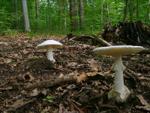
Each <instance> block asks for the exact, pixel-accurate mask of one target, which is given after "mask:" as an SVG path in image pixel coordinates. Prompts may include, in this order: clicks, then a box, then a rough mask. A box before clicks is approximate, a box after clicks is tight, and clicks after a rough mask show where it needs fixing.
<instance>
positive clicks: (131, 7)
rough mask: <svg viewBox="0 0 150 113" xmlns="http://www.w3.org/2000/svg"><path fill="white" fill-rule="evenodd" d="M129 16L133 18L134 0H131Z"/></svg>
mask: <svg viewBox="0 0 150 113" xmlns="http://www.w3.org/2000/svg"><path fill="white" fill-rule="evenodd" d="M128 6H129V17H130V21H132V20H133V15H134V14H133V0H129V4H128Z"/></svg>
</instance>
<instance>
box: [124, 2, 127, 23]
mask: <svg viewBox="0 0 150 113" xmlns="http://www.w3.org/2000/svg"><path fill="white" fill-rule="evenodd" d="M124 2H125V6H124V15H123V22H124V21H126V18H127V10H128V0H124Z"/></svg>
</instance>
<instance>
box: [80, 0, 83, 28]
mask: <svg viewBox="0 0 150 113" xmlns="http://www.w3.org/2000/svg"><path fill="white" fill-rule="evenodd" d="M79 26H80V30H82V29H84V1H83V0H79Z"/></svg>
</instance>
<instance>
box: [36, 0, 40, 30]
mask: <svg viewBox="0 0 150 113" xmlns="http://www.w3.org/2000/svg"><path fill="white" fill-rule="evenodd" d="M39 14H40V13H39V0H35V19H36V25H35V26H36V30H38V29H39V25H38V23H39V22H38V20H39Z"/></svg>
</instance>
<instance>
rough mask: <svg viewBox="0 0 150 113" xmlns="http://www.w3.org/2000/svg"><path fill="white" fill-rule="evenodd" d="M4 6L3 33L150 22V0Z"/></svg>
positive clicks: (53, 0) (11, 1) (12, 2)
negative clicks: (127, 22) (121, 22)
mask: <svg viewBox="0 0 150 113" xmlns="http://www.w3.org/2000/svg"><path fill="white" fill-rule="evenodd" d="M24 1H27V3H26V6H27V8H28V9H27V10H28V11H25V10H26V8H25V9H24V7H25V6H24V5H23V4H24V3H23V2H24ZM0 6H1V7H0V16H1V18H0V29H1V31H0V33H6V32H14V31H17V32H20V31H23V30H24V27H25V25H26V29H28V30H29V31H30V29H32V32H35V33H43V32H44V33H55V34H62V33H63V34H66V33H69V32H75V33H97V32H100V31H101V30H102V28H103V26H104V25H105V24H106V23H110V24H116V23H118V22H120V21H133V22H134V21H137V20H140V21H142V22H144V23H146V24H150V1H149V0H1V1H0ZM22 9H24V11H25V12H27V13H28V14H25V12H24V13H23V12H22ZM25 15H28V17H27V16H25ZM25 17H26V18H25ZM27 18H28V19H27ZM25 19H26V21H25V22H26V24H25V25H24V21H23V20H25ZM29 20H30V22H29ZM27 21H28V22H29V23H28V22H27Z"/></svg>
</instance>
